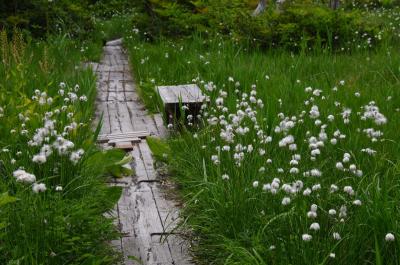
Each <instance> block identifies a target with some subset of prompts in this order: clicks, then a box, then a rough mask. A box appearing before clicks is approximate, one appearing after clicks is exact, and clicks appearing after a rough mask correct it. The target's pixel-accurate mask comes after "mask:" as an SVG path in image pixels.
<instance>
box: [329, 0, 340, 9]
mask: <svg viewBox="0 0 400 265" xmlns="http://www.w3.org/2000/svg"><path fill="white" fill-rule="evenodd" d="M339 6H340V0H330V7H331V8H332V9H333V10H336V9H338V8H339Z"/></svg>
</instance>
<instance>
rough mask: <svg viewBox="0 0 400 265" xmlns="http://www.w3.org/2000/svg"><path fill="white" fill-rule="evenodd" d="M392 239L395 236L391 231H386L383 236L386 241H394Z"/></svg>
mask: <svg viewBox="0 0 400 265" xmlns="http://www.w3.org/2000/svg"><path fill="white" fill-rule="evenodd" d="M394 239H395V237H394V235H393V234H392V233H387V234H386V236H385V240H386V242H392V241H394Z"/></svg>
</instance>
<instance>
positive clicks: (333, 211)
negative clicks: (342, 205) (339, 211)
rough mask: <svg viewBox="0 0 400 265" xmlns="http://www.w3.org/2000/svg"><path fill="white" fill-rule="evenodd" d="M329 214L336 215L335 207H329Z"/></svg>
mask: <svg viewBox="0 0 400 265" xmlns="http://www.w3.org/2000/svg"><path fill="white" fill-rule="evenodd" d="M328 213H329V215H336V210H335V209H330V210H329V211H328Z"/></svg>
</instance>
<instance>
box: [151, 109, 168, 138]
mask: <svg viewBox="0 0 400 265" xmlns="http://www.w3.org/2000/svg"><path fill="white" fill-rule="evenodd" d="M153 119H154V122H155V124H156V126H157V130H158V136H159V137H161V138H166V137H167V136H168V131H167V129H166V128H165V126H164V119H163V116H162V115H161V114H159V113H157V114H154V115H153Z"/></svg>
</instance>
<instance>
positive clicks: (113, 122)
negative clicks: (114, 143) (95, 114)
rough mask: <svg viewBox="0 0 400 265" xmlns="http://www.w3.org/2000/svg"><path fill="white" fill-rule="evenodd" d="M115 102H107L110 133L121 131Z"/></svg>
mask: <svg viewBox="0 0 400 265" xmlns="http://www.w3.org/2000/svg"><path fill="white" fill-rule="evenodd" d="M117 104H118V103H116V102H107V106H108V114H109V117H110V126H111V133H121V132H122V129H121V124H120V122H119V115H118V109H117Z"/></svg>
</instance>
